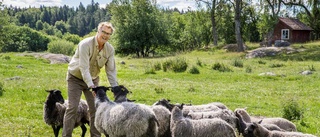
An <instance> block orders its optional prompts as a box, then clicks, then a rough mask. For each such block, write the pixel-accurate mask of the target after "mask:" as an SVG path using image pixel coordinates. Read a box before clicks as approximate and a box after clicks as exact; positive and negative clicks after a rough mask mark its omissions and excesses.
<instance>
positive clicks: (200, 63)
mask: <svg viewBox="0 0 320 137" xmlns="http://www.w3.org/2000/svg"><path fill="white" fill-rule="evenodd" d="M196 64H197V65H198V66H200V67H202V62H201V60H200V59H199V58H197V63H196Z"/></svg>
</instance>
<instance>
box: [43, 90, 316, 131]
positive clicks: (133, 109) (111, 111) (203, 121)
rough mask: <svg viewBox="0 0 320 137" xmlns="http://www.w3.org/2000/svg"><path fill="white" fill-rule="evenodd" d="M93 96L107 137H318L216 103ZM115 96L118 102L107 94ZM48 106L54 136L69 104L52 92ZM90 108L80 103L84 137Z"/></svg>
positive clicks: (279, 121)
mask: <svg viewBox="0 0 320 137" xmlns="http://www.w3.org/2000/svg"><path fill="white" fill-rule="evenodd" d="M92 90H93V93H94V95H95V106H96V114H95V115H96V117H95V127H96V128H97V130H98V131H99V132H100V133H101V134H104V135H105V136H106V137H240V136H242V137H316V136H314V135H311V134H305V133H301V132H298V131H297V129H296V126H295V125H294V124H293V123H292V122H290V121H289V120H287V119H284V118H263V119H261V118H257V117H253V116H250V115H249V114H248V112H247V111H246V110H245V109H240V108H239V109H236V110H235V111H232V110H230V109H229V108H228V107H226V106H225V105H224V104H222V103H219V102H213V103H208V104H202V105H186V104H172V103H170V101H169V100H166V99H161V100H159V101H157V102H155V103H154V104H153V105H151V106H148V105H145V104H139V103H135V102H134V100H130V99H128V98H127V96H126V95H127V94H128V93H129V91H128V90H127V89H126V88H125V87H124V86H122V85H120V86H118V87H113V88H111V87H104V86H100V87H97V88H93V89H92ZM108 90H111V91H112V92H113V94H114V97H115V100H114V101H111V100H109V98H108V97H107V94H106V92H107V91H108ZM47 92H49V95H48V97H47V100H46V102H45V104H44V121H45V123H46V124H48V125H50V126H52V128H53V131H54V134H55V136H56V137H57V136H58V134H59V130H60V128H61V127H62V126H63V117H64V112H65V109H66V106H67V105H66V104H67V101H65V100H64V99H63V97H62V95H61V91H59V90H48V91H47ZM87 109H88V106H87V104H86V102H85V101H83V100H81V103H80V104H79V107H78V118H77V121H76V123H75V127H77V126H80V127H81V129H82V137H84V136H85V133H86V131H87V129H86V127H85V124H88V123H89V121H90V120H89V114H88V111H87Z"/></svg>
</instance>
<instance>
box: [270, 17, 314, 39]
mask: <svg viewBox="0 0 320 137" xmlns="http://www.w3.org/2000/svg"><path fill="white" fill-rule="evenodd" d="M312 30H313V29H312V28H310V27H309V26H307V25H306V24H304V23H302V22H301V21H299V20H298V19H291V18H279V22H278V24H277V25H276V27H275V29H274V32H273V39H272V43H274V42H275V41H276V40H284V41H288V42H290V43H304V42H307V41H309V40H310V33H311V31H312Z"/></svg>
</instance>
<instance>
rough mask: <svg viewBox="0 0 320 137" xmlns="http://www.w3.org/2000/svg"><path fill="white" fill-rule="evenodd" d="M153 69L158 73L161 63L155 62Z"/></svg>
mask: <svg viewBox="0 0 320 137" xmlns="http://www.w3.org/2000/svg"><path fill="white" fill-rule="evenodd" d="M153 69H154V70H156V71H158V70H161V63H160V62H157V63H156V64H154V65H153Z"/></svg>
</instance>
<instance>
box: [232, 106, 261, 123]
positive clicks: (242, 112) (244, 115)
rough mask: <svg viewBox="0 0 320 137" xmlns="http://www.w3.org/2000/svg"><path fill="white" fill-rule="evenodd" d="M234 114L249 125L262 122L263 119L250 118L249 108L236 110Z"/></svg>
mask: <svg viewBox="0 0 320 137" xmlns="http://www.w3.org/2000/svg"><path fill="white" fill-rule="evenodd" d="M234 112H235V113H238V114H239V115H241V116H242V119H243V121H245V122H247V123H252V122H258V121H260V120H261V118H257V117H254V116H250V115H249V113H248V112H247V108H236V109H235V111H234Z"/></svg>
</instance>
